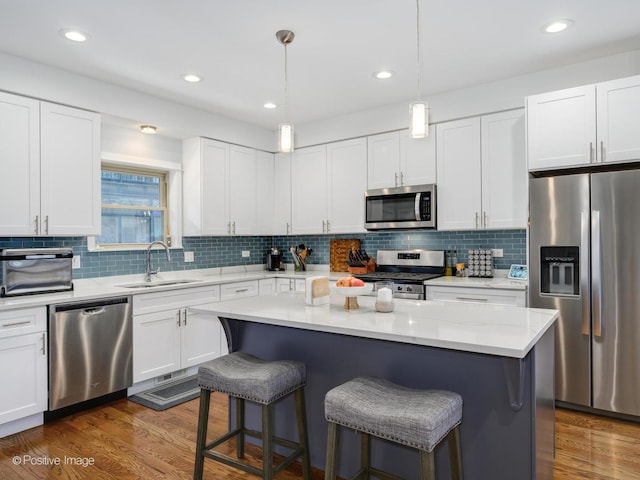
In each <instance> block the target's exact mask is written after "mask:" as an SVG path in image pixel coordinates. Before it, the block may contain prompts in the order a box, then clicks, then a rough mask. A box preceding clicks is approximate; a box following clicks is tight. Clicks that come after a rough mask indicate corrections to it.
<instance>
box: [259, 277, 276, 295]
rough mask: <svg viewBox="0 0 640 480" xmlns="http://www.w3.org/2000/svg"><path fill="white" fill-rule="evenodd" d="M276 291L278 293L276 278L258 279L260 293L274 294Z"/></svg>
mask: <svg viewBox="0 0 640 480" xmlns="http://www.w3.org/2000/svg"><path fill="white" fill-rule="evenodd" d="M274 293H276V279H275V278H264V279H262V280H258V295H273V294H274Z"/></svg>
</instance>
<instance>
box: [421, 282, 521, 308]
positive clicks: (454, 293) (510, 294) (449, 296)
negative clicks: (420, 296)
mask: <svg viewBox="0 0 640 480" xmlns="http://www.w3.org/2000/svg"><path fill="white" fill-rule="evenodd" d="M426 297H427V300H436V301H442V302H464V303H487V304H493V305H513V306H516V307H524V306H526V293H525V292H524V291H521V290H507V289H498V288H466V287H437V286H433V287H426Z"/></svg>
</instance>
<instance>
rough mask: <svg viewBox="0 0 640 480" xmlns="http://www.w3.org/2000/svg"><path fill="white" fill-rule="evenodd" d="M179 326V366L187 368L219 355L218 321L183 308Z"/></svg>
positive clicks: (219, 330) (219, 326)
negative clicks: (180, 354) (180, 353)
mask: <svg viewBox="0 0 640 480" xmlns="http://www.w3.org/2000/svg"><path fill="white" fill-rule="evenodd" d="M182 318H183V321H182V326H181V327H180V341H181V344H182V348H181V352H182V356H181V362H180V363H181V367H182V368H188V367H192V366H194V365H199V364H200V363H204V362H208V361H209V360H213V359H214V358H218V357H219V356H220V332H221V329H222V327H221V325H220V321H219V320H218V319H217V318H215V317H213V316H211V315H203V314H198V313H189V312H188V311H187V309H183V317H182Z"/></svg>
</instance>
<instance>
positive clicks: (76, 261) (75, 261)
mask: <svg viewBox="0 0 640 480" xmlns="http://www.w3.org/2000/svg"><path fill="white" fill-rule="evenodd" d="M80 258H82V257H80V255H74V256H73V258H71V268H81V267H82V261H81V260H80Z"/></svg>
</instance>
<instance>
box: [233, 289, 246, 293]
mask: <svg viewBox="0 0 640 480" xmlns="http://www.w3.org/2000/svg"><path fill="white" fill-rule="evenodd" d="M248 291H249V289H248V288H239V289H237V290H236V293H242V292H248Z"/></svg>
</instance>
